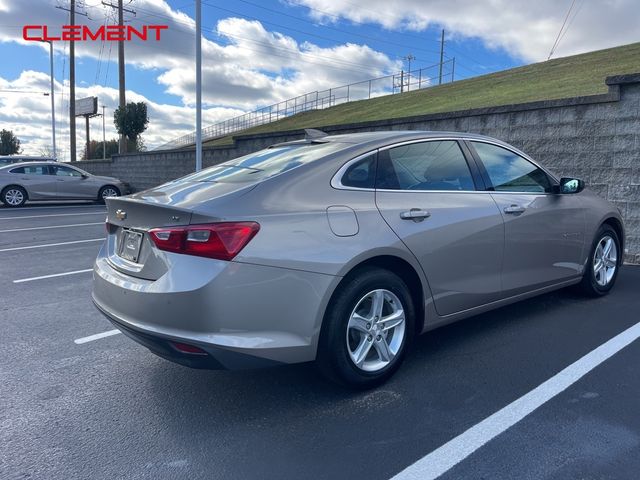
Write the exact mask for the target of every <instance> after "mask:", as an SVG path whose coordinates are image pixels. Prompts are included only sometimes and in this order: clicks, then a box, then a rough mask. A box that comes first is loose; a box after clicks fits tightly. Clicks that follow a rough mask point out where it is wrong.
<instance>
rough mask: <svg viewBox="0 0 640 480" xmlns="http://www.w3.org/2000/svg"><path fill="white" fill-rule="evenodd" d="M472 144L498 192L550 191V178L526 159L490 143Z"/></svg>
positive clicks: (494, 188)
mask: <svg viewBox="0 0 640 480" xmlns="http://www.w3.org/2000/svg"><path fill="white" fill-rule="evenodd" d="M471 143H472V144H473V146H474V147H475V149H476V152H478V156H479V157H480V160H482V163H483V165H484V168H485V170H486V171H487V174H488V175H489V180H491V185H492V187H493V190H495V191H496V192H535V193H544V192H548V191H550V189H551V181H550V180H549V176H548V175H547V174H546V173H545V172H544V171H543V170H541V169H540V168H538V167H536V166H535V165H534V164H533V163H531V162H530V161H529V160H527V159H526V158H523V157H521V156H520V155H518V154H516V153H514V152H512V151H511V150H507V149H506V148H502V147H499V146H497V145H492V144H490V143H482V142H471Z"/></svg>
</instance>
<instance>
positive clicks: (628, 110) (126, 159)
mask: <svg viewBox="0 0 640 480" xmlns="http://www.w3.org/2000/svg"><path fill="white" fill-rule="evenodd" d="M606 83H607V85H608V86H609V91H608V93H605V94H601V95H590V96H585V97H574V98H567V99H561V100H550V101H543V102H533V103H525V104H517V105H505V106H500V107H491V108H481V109H474V110H467V111H460V112H449V113H438V114H431V115H423V116H416V117H409V118H401V119H392V120H383V121H374V122H363V123H358V124H348V125H333V126H321V125H318V126H317V128H320V129H322V130H324V131H325V132H327V133H330V134H338V133H347V132H359V131H373V130H390V129H391V130H447V131H457V132H473V133H480V134H484V135H489V136H492V137H496V138H499V139H501V140H504V141H506V142H509V143H511V144H513V145H514V146H516V147H518V148H520V149H522V150H523V151H525V152H527V153H528V154H529V155H531V156H532V157H533V158H535V159H537V160H539V161H540V162H541V163H543V164H544V165H546V166H548V167H549V168H550V169H551V170H553V171H554V172H555V173H557V174H558V175H562V176H576V177H580V178H582V179H584V180H585V181H586V182H587V184H588V185H589V187H590V188H592V189H593V190H595V191H597V192H598V193H599V194H601V195H602V196H603V197H605V198H607V199H609V200H611V201H612V202H614V203H615V204H616V205H617V206H618V208H619V209H620V210H621V212H622V215H623V217H624V218H625V222H626V227H627V248H628V253H627V255H626V259H627V261H629V262H633V263H640V73H637V74H631V75H621V76H616V77H609V78H607V80H606ZM303 135H304V131H302V130H298V131H289V132H275V133H265V134H258V135H242V136H237V137H235V139H234V140H235V144H234V145H233V146H228V147H214V148H206V149H205V150H204V152H203V164H204V166H211V165H215V164H217V163H220V162H224V161H226V160H228V159H231V158H235V157H238V156H240V155H245V154H247V153H250V152H254V151H256V150H259V149H261V148H264V147H266V146H269V145H272V144H274V143H278V142H283V141H288V140H294V139H299V138H301V137H303ZM194 165H195V153H194V151H193V150H191V151H185V150H181V151H177V150H176V151H159V152H146V153H140V154H130V155H115V156H114V157H113V158H112V159H111V160H106V161H101V160H91V161H83V162H79V163H78V166H80V167H82V168H84V169H86V170H88V171H90V172H92V173H95V174H98V175H110V176H114V177H118V178H121V179H122V180H125V181H127V182H129V183H131V185H132V187H133V188H134V189H136V190H141V189H145V188H149V187H152V186H155V185H158V184H160V183H163V182H166V181H168V180H171V179H174V178H177V177H180V176H182V175H186V174H188V173H190V172H192V171H193V169H194Z"/></svg>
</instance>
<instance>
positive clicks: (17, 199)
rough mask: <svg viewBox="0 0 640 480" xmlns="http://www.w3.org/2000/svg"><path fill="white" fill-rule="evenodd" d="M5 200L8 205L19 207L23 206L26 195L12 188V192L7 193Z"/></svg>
mask: <svg viewBox="0 0 640 480" xmlns="http://www.w3.org/2000/svg"><path fill="white" fill-rule="evenodd" d="M4 200H5V202H6V203H7V204H9V205H11V206H13V207H17V206H18V205H20V204H22V202H24V194H23V193H22V191H21V190H18V189H17V188H12V189H10V190H7V192H6V193H5V194H4Z"/></svg>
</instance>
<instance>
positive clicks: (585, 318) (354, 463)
mask: <svg viewBox="0 0 640 480" xmlns="http://www.w3.org/2000/svg"><path fill="white" fill-rule="evenodd" d="M104 217H105V208H104V206H101V205H96V204H73V205H71V204H67V205H53V206H51V205H49V206H42V205H34V206H28V207H25V208H22V209H19V210H13V209H8V208H0V265H1V268H0V289H1V292H2V294H1V297H0V321H1V328H2V330H1V332H2V333H1V334H0V385H1V389H0V479H3V480H4V479H22V478H29V479H71V478H73V479H76V478H78V479H86V478H92V479H93V478H96V479H116V478H127V479H129V478H132V479H160V478H162V479H164V478H167V479H173V478H191V479H194V478H207V479H217V478H220V479H252V478H256V479H299V478H314V479H315V478H322V479H341V478H346V479H360V478H368V479H385V480H386V479H389V478H392V477H394V475H397V474H399V475H398V478H402V479H407V478H430V475H431V473H429V472H433V471H436V470H434V467H433V465H431V464H429V462H430V461H431V459H432V458H434V459H436V460H437V459H438V458H439V459H441V460H442V459H444V460H443V461H444V462H445V463H446V462H449V464H450V465H449V467H450V468H449V467H446V468H445V469H444V470H443V472H444V474H443V476H442V478H446V479H463V478H464V479H466V478H470V479H479V478H484V479H503V478H504V479H513V478H517V479H563V480H565V479H578V478H580V479H635V478H638V476H639V474H638V471H640V402H639V400H638V399H640V375H638V365H640V340H634V339H633V338H634V337H631V339H630V340H628V342H627V343H628V345H627V346H624V348H621V347H620V341H622V340H620V341H618V339H619V338H621V337H620V335H621V334H622V335H625V334H623V332H625V331H627V332H628V331H633V329H634V328H635V329H637V328H638V327H637V326H636V327H634V326H635V325H637V324H638V322H640V295H638V293H639V292H640V267H634V266H626V267H624V268H623V269H622V271H621V273H620V277H619V279H618V284H617V286H616V288H615V290H614V292H613V293H612V294H611V295H609V296H608V297H605V298H601V299H590V300H588V299H584V298H582V297H580V296H579V295H577V294H575V293H572V292H571V291H560V292H555V293H552V294H547V295H544V296H541V297H538V298H535V299H532V300H528V301H526V302H523V303H520V304H516V305H512V306H509V307H506V308H502V309H500V310H498V311H494V312H491V313H487V314H484V315H481V316H478V317H475V318H471V319H468V320H466V321H462V322H459V323H457V324H454V325H451V326H448V327H445V328H442V329H439V330H437V331H435V332H431V333H429V334H427V335H424V336H422V337H421V338H419V339H418V341H417V342H416V345H415V348H414V350H413V352H412V354H411V355H410V357H409V358H408V359H407V361H406V362H405V364H404V366H403V368H402V369H401V370H400V372H399V373H398V374H397V375H396V376H395V377H394V378H393V379H392V380H391V381H390V382H389V383H387V384H386V385H384V386H383V387H381V388H379V389H377V390H373V391H369V392H351V391H345V390H343V389H341V388H339V387H336V386H334V385H332V384H329V383H327V382H325V381H324V380H322V379H321V378H320V377H319V376H318V375H317V374H316V372H315V369H314V367H313V365H306V364H305V365H295V366H285V367H277V368H270V369H265V370H255V371H242V372H225V371H200V370H190V369H188V368H185V367H181V366H179V365H174V364H172V363H169V362H166V361H164V360H162V359H160V358H158V357H156V356H154V355H152V354H151V353H149V352H148V351H147V350H146V349H145V348H143V347H141V346H139V345H137V344H135V343H133V342H132V341H130V340H129V339H128V338H126V337H124V336H123V335H121V334H117V333H116V334H114V330H113V326H112V325H111V324H110V323H109V322H108V321H107V320H106V319H104V318H103V317H102V316H101V315H100V314H99V313H98V312H97V311H96V310H95V308H94V307H93V305H92V303H91V298H90V292H91V273H90V269H91V266H92V262H93V259H94V257H95V255H96V253H97V251H98V249H99V247H100V242H101V239H102V237H103V236H104V226H103V221H104ZM628 329H631V330H628ZM625 338H628V337H625ZM612 339H613V340H612ZM607 342H614V343H615V344H616V345H617V347H615V349H614V350H612V351H611V352H610V354H611V356H610V358H608V359H604V360H603V358H600V357H598V356H597V355H596V356H595V357H598V358H600V360H595V361H593V362H594V363H593V364H592V365H591V367H590V368H588V369H587V370H585V371H584V372H582V373H583V374H584V376H580V377H579V378H577V379H576V381H574V382H571V383H570V384H569V385H568V388H566V389H561V390H560V391H559V392H558V393H557V395H551V396H550V397H549V398H548V399H547V400H545V401H542V402H541V404H540V407H539V408H537V409H534V411H533V412H532V413H531V414H529V415H527V416H524V418H522V419H521V420H520V421H518V418H515V420H514V415H515V417H517V412H516V413H515V414H514V411H515V410H513V409H517V408H520V406H521V405H522V402H521V400H519V399H523V398H525V397H526V398H527V399H529V400H527V402H530V401H532V400H531V399H530V397H528V396H527V395H529V394H530V392H532V391H533V392H534V393H536V392H542V394H544V393H545V392H548V391H550V390H549V389H552V388H557V382H556V380H557V379H560V380H558V381H562V379H563V378H565V377H563V376H562V375H560V376H559V375H558V374H559V372H561V371H563V370H564V369H566V368H567V367H569V366H571V365H572V364H574V362H577V361H579V360H580V359H582V358H584V357H585V356H588V357H589V355H590V352H593V351H594V349H597V348H598V347H600V346H602V345H603V344H606V345H610V343H607ZM606 345H605V346H606ZM612 348H613V347H612ZM599 351H600V350H598V352H599ZM592 357H593V356H592ZM592 357H589V359H592ZM590 361H591V360H590ZM580 365H582V364H580ZM574 374H575V372H574ZM550 379H552V381H551V383H549V382H550ZM554 382H556V383H554ZM554 385H556V386H555V387H554ZM536 389H538V390H536ZM543 396H544V395H543ZM533 397H535V395H533ZM535 398H539V396H538V397H535ZM535 398H534V400H535ZM525 403H526V402H525ZM528 405H530V403H528ZM505 408H507V410H505V415H502V416H501V417H499V418H498V419H497V420H496V421H495V422H493V421H489V422H488V423H487V419H493V418H494V417H493V415H494V414H496V412H501V411H502V409H505ZM483 422H484V423H483ZM485 425H488V427H487V428H484V427H483V428H480V429H479V430H477V432H478V434H477V435H475V434H472V435H466V436H465V432H468V431H470V429H471V432H472V433H473V432H476V430H474V429H476V428H478V426H481V427H482V426H485ZM496 425H497V426H496ZM491 429H493V430H491ZM491 431H493V434H491V433H490V432H491ZM487 432H489V433H487ZM428 454H434V456H433V457H431V456H430V457H427V458H424V457H425V456H426V455H428ZM456 459H459V460H460V461H459V463H457V460H456ZM415 462H418V463H415ZM414 464H415V465H414ZM411 465H413V467H412V469H411V468H410V469H409V470H405V469H406V468H407V467H410V466H411ZM432 467H433V468H432ZM401 472H402V473H401ZM432 476H433V475H432Z"/></svg>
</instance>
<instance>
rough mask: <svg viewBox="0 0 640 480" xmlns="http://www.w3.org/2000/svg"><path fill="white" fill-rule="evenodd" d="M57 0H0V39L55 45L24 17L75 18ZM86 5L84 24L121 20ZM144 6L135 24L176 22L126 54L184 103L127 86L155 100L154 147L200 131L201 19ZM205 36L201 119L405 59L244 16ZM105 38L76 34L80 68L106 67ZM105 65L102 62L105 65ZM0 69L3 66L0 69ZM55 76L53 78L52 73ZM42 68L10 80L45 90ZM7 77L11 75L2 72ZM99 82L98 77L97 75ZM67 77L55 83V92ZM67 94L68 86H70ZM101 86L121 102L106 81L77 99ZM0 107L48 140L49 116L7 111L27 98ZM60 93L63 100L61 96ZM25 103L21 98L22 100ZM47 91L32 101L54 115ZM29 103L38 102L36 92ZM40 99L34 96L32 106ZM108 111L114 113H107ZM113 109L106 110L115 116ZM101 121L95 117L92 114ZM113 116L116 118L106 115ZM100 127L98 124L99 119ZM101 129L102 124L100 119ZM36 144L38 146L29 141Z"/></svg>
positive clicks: (19, 126)
mask: <svg viewBox="0 0 640 480" xmlns="http://www.w3.org/2000/svg"><path fill="white" fill-rule="evenodd" d="M58 3H64V2H58V1H56V0H33V1H29V2H11V3H10V4H9V3H5V2H4V1H3V0H0V8H1V9H3V10H4V11H3V14H2V17H3V21H2V24H3V25H5V26H6V25H12V27H0V41H3V42H17V43H21V44H27V43H28V44H29V45H31V46H32V47H33V48H34V49H35V48H42V49H46V48H48V47H47V46H46V45H44V44H43V45H40V44H36V43H34V42H25V41H24V40H22V30H21V27H20V25H23V24H24V23H25V19H28V23H29V24H33V25H48V26H49V28H50V29H51V30H52V31H53V32H55V31H59V29H60V27H61V26H62V25H65V24H67V23H68V18H67V16H68V14H67V13H66V12H65V11H63V10H60V9H56V8H55V6H56V5H57V4H58ZM93 5H94V6H93V7H87V8H86V12H87V13H88V14H89V17H84V16H79V15H78V16H76V23H77V24H87V25H89V26H90V27H91V28H92V29H96V28H97V27H98V26H100V25H102V24H104V23H105V21H106V22H107V23H108V24H114V23H115V20H114V18H113V13H114V12H113V11H112V10H111V9H109V8H108V7H103V6H102V5H101V4H100V3H99V2H95V3H94V4H93ZM132 8H134V9H135V10H136V11H137V15H136V16H135V17H130V20H131V25H133V26H136V27H137V28H140V27H141V26H142V25H143V24H166V25H168V26H169V28H168V29H167V30H165V31H163V32H162V41H161V42H158V43H156V42H151V41H147V42H141V41H132V42H128V43H127V44H126V49H125V50H126V51H125V57H126V62H127V65H128V69H130V68H132V67H133V68H137V69H139V70H143V71H145V72H148V75H149V79H150V80H149V81H150V82H151V81H153V82H156V83H158V84H160V85H161V86H162V87H164V89H165V91H166V92H167V93H169V94H172V95H176V96H178V97H179V99H180V101H181V103H182V105H181V106H171V105H161V104H157V103H153V102H150V101H148V100H147V99H145V98H144V97H143V96H142V95H139V94H136V93H135V92H133V91H129V90H128V91H127V101H136V100H145V101H147V103H148V105H149V116H150V118H151V122H150V126H149V130H148V132H147V133H145V134H144V138H145V141H146V143H147V145H149V146H156V145H158V144H161V143H164V141H166V140H169V139H171V138H174V137H176V136H178V135H180V134H183V133H187V132H189V131H191V130H193V119H194V115H193V109H192V108H190V107H191V106H193V104H194V102H195V94H194V91H195V67H194V63H195V62H194V56H195V54H194V51H195V24H194V21H193V19H191V18H190V17H189V16H188V15H186V14H185V13H182V12H179V11H176V10H174V9H172V8H171V7H170V6H169V5H168V4H167V3H166V2H165V1H163V0H136V2H135V4H134V5H132ZM203 30H204V32H205V36H206V37H211V38H216V41H213V40H209V39H207V38H205V39H203V45H202V46H203V102H204V103H205V106H206V108H207V112H206V113H204V114H203V117H204V118H203V123H204V125H207V124H208V123H212V122H214V121H218V120H223V119H226V118H229V117H232V116H235V115H237V114H238V113H240V112H241V111H249V110H253V109H256V108H257V107H260V106H264V105H269V104H272V103H276V102H278V101H281V100H285V99H288V98H292V97H295V96H297V95H301V94H304V93H307V92H310V91H315V90H322V89H326V88H330V87H335V86H338V85H342V84H346V83H351V82H354V81H359V80H364V79H368V78H372V77H377V76H380V75H383V74H387V73H392V72H395V71H397V70H398V69H399V68H400V63H399V62H397V61H395V60H392V59H390V58H389V57H388V56H386V55H385V54H383V53H381V52H378V51H375V50H373V49H371V48H370V47H368V46H366V45H356V44H338V45H335V46H333V47H327V48H323V47H319V46H317V45H314V44H312V43H308V42H304V43H299V42H297V41H296V40H295V39H293V38H291V37H289V36H286V35H283V34H281V33H278V32H271V31H268V30H266V29H265V28H264V27H263V25H262V24H261V23H260V22H257V21H248V20H245V19H240V18H227V19H223V20H220V21H219V22H218V23H217V24H216V25H203ZM55 48H56V52H57V54H58V55H66V53H65V50H64V48H65V46H64V43H63V42H58V43H56V44H55ZM107 52H108V47H105V48H102V43H101V42H77V43H76V69H77V70H78V71H81V69H82V68H83V66H82V62H83V58H86V57H92V58H94V59H102V61H103V66H102V68H103V69H105V68H106V67H105V65H104V63H106V62H105V60H106V59H107V58H108V53H107ZM116 52H117V47H116V45H113V48H112V54H111V57H110V58H111V62H112V63H111V65H110V68H111V75H112V77H111V78H114V76H115V75H116V65H115V64H114V63H113V62H115V59H116V57H117V53H116ZM103 71H104V70H103ZM0 72H1V70H0ZM47 78H48V77H47ZM44 80H45V76H44V74H42V73H41V74H40V75H38V74H37V72H23V74H22V75H21V76H20V78H18V79H13V80H11V84H12V85H13V86H12V87H11V88H20V89H26V88H27V85H32V84H38V85H39V87H38V88H39V89H41V90H43V91H48V86H47V85H45V82H44ZM3 81H4V82H8V81H9V79H5V80H3ZM98 83H100V82H98ZM61 88H62V86H61V85H58V88H57V90H58V92H60V91H61V90H60V89H61ZM65 95H68V89H66V87H65ZM88 95H98V96H99V99H100V102H101V103H104V104H105V105H107V107H108V109H109V110H112V108H113V107H115V105H116V104H117V102H116V95H117V92H116V91H115V90H114V89H110V88H104V87H101V86H99V85H93V86H92V85H85V84H84V83H81V82H77V85H76V98H81V97H83V96H88ZM0 101H1V102H2V105H4V106H6V107H7V108H3V112H2V113H1V114H0V122H7V121H11V122H13V125H14V129H16V130H20V131H21V132H22V135H23V137H24V138H25V139H26V141H25V147H27V145H28V147H27V148H29V149H31V150H33V149H36V150H37V149H38V148H40V147H39V146H40V145H43V144H44V143H46V142H49V140H47V135H46V134H45V133H44V132H46V131H48V129H49V127H46V126H45V124H44V123H38V124H37V126H36V124H34V123H30V124H26V123H20V119H24V121H25V122H26V121H29V122H32V121H33V122H35V121H36V119H35V118H30V117H28V116H22V115H23V114H26V113H27V112H26V111H25V109H22V108H18V110H16V112H20V113H15V114H12V115H8V114H7V113H6V112H7V111H10V110H11V109H12V108H13V107H19V105H24V104H25V103H26V100H25V98H24V97H22V98H19V97H18V96H12V97H11V98H9V97H8V96H3V97H0ZM57 101H58V102H59V99H57ZM21 102H22V103H21ZM47 102H48V99H47V97H43V98H42V99H39V101H38V102H36V103H37V106H38V108H39V109H37V108H36V110H29V111H30V112H32V113H33V115H37V116H38V121H39V122H44V121H46V118H48V115H49V114H48V110H47V109H48V106H47V105H48V103H47ZM28 103H31V101H29V102H28ZM33 106H34V107H35V105H33ZM58 111H59V112H60V114H59V115H58V116H57V120H58V121H59V122H60V124H59V126H58V129H59V131H60V132H61V139H60V140H59V141H58V143H59V144H66V143H65V142H64V139H65V135H66V136H68V133H67V131H66V130H65V129H68V124H67V123H65V122H67V117H68V115H66V112H63V111H60V109H58ZM110 115H111V114H110ZM110 119H111V116H110V117H109V120H110ZM94 122H95V121H94ZM78 123H79V127H78V137H79V138H78V145H79V148H81V145H83V143H84V141H82V143H81V141H80V135H82V132H83V131H84V130H83V128H82V125H81V124H80V122H78ZM107 124H108V125H110V126H111V125H112V122H111V121H109V122H107ZM98 127H99V128H98ZM96 130H101V125H97V126H96ZM32 145H33V146H32Z"/></svg>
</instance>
